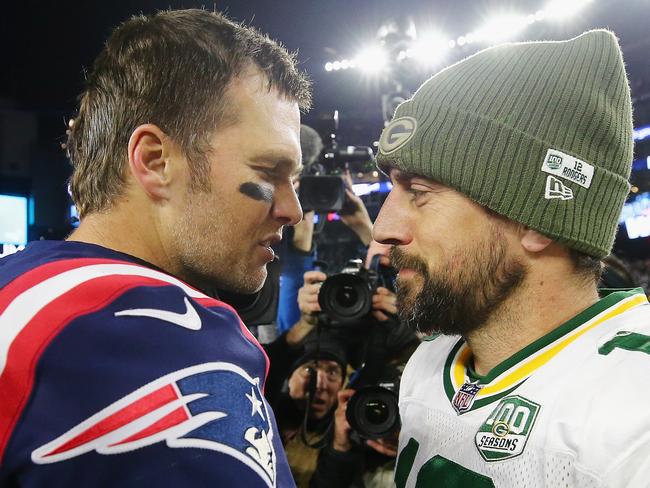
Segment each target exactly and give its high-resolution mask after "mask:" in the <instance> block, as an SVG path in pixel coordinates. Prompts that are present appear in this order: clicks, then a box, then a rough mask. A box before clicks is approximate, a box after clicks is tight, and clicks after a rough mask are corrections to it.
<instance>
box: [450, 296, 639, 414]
mask: <svg viewBox="0 0 650 488" xmlns="http://www.w3.org/2000/svg"><path fill="white" fill-rule="evenodd" d="M647 303H648V299H647V298H646V296H645V294H644V293H643V290H642V289H640V288H635V289H633V290H629V291H618V292H613V293H610V294H609V295H607V296H606V297H605V298H603V299H601V300H599V301H598V302H596V303H595V304H593V305H592V306H591V307H589V308H587V309H586V310H584V311H582V312H580V313H579V314H578V315H576V316H575V317H573V318H572V319H570V320H568V321H567V322H565V323H564V324H562V325H560V326H559V327H557V328H556V329H554V330H552V331H551V332H549V333H548V334H546V335H545V336H543V337H541V338H539V339H537V340H536V341H535V342H533V343H531V344H529V345H528V346H526V347H524V348H523V349H521V350H520V351H518V352H516V353H515V354H513V355H512V356H510V357H509V358H508V359H506V360H504V361H503V362H502V363H500V364H499V365H497V366H495V367H494V368H493V369H492V370H491V371H490V372H489V373H488V374H486V375H485V376H480V375H478V374H476V372H475V371H474V370H473V368H472V361H471V359H472V351H471V350H470V348H469V346H468V345H467V343H466V342H465V341H464V340H463V339H462V338H460V339H459V340H458V342H457V343H456V344H455V345H454V347H453V348H452V349H451V351H450V352H449V355H448V357H447V361H446V362H445V367H444V371H443V383H444V389H445V393H446V394H447V397H448V398H449V401H450V402H452V406H454V408H455V409H456V411H457V412H458V413H459V414H462V413H466V412H469V411H471V410H475V409H477V408H480V407H482V406H484V405H487V404H489V403H492V402H494V401H495V400H498V399H500V398H502V397H503V396H505V395H507V394H508V393H510V392H511V391H513V390H514V389H515V388H517V387H518V386H519V385H521V384H522V383H523V382H524V381H526V380H527V379H528V378H529V377H530V376H531V375H532V374H533V373H534V372H535V371H536V370H538V369H539V368H541V367H543V366H544V365H545V364H546V363H548V362H549V361H550V360H551V359H552V358H553V357H555V356H556V355H557V354H558V353H560V352H561V351H562V350H563V349H564V348H566V347H567V346H569V345H570V344H571V343H573V342H574V341H575V340H576V339H578V338H579V337H580V336H582V335H583V334H585V333H586V332H588V331H590V330H592V329H594V328H596V327H598V325H600V324H602V323H603V322H605V321H607V320H609V319H611V318H613V317H615V316H617V315H620V314H622V313H623V312H625V311H627V310H630V309H631V308H634V307H637V306H639V305H642V304H647ZM470 383H472V384H473V385H475V387H474V388H469V391H472V392H473V395H474V398H472V399H471V401H470V402H469V405H470V406H467V404H465V406H466V407H467V408H463V409H461V410H459V407H458V404H457V402H454V397H455V396H457V395H458V394H459V390H460V389H461V387H463V385H465V386H466V388H464V390H466V391H467V390H468V389H467V385H469V384H470ZM462 394H463V393H461V395H462Z"/></svg>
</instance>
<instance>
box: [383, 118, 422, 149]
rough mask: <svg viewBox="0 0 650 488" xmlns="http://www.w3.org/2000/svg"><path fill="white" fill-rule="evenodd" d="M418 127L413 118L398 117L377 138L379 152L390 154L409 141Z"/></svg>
mask: <svg viewBox="0 0 650 488" xmlns="http://www.w3.org/2000/svg"><path fill="white" fill-rule="evenodd" d="M417 127H418V123H417V121H416V120H415V119H414V118H413V117H400V118H398V119H395V120H393V121H392V122H391V123H390V124H388V125H387V126H386V128H385V129H384V131H383V132H382V133H381V137H380V138H379V150H380V151H381V152H382V153H383V154H390V153H392V152H393V151H397V150H398V149H399V148H400V147H402V146H403V145H404V144H406V143H407V142H408V141H410V140H411V138H412V137H413V135H414V134H415V130H416V129H417Z"/></svg>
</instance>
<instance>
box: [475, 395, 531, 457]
mask: <svg viewBox="0 0 650 488" xmlns="http://www.w3.org/2000/svg"><path fill="white" fill-rule="evenodd" d="M540 408H541V407H540V406H539V405H538V404H537V403H535V402H531V401H530V400H527V399H526V398H524V397H521V396H519V395H514V396H509V397H505V398H503V399H502V400H501V401H500V402H499V404H498V405H497V407H496V408H495V409H494V410H493V411H492V413H491V414H490V416H489V417H488V419H487V420H486V421H485V423H484V424H483V425H481V427H480V428H479V430H478V432H477V433H476V438H475V442H476V447H477V448H478V451H479V452H480V453H481V456H482V457H483V459H485V460H486V461H487V462H492V461H502V460H504V459H510V458H513V457H515V456H519V455H520V454H521V453H522V452H524V447H525V446H526V442H527V441H528V437H529V436H530V432H531V431H532V429H533V426H534V425H535V420H536V419H537V414H538V413H539V409H540Z"/></svg>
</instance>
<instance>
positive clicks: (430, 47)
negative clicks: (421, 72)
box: [406, 32, 449, 66]
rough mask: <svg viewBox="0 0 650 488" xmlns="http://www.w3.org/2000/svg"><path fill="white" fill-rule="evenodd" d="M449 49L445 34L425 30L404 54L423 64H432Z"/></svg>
mask: <svg viewBox="0 0 650 488" xmlns="http://www.w3.org/2000/svg"><path fill="white" fill-rule="evenodd" d="M448 49H449V44H448V41H447V40H446V36H443V35H441V34H439V33H437V32H427V33H425V34H424V35H422V36H418V39H417V40H416V41H415V43H413V45H412V46H411V48H409V49H408V50H407V51H406V55H407V56H408V57H410V58H413V59H415V60H416V61H418V62H420V63H422V64H424V65H427V66H428V65H433V64H435V63H437V62H439V61H440V60H441V59H442V58H443V56H444V55H445V53H446V52H447V50H448Z"/></svg>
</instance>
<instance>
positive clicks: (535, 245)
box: [520, 227, 553, 252]
mask: <svg viewBox="0 0 650 488" xmlns="http://www.w3.org/2000/svg"><path fill="white" fill-rule="evenodd" d="M520 242H521V246H522V247H523V248H524V249H525V250H526V251H528V252H541V251H543V250H544V249H546V248H547V247H548V246H549V245H550V244H551V243H552V242H553V239H551V238H550V237H546V236H545V235H543V234H540V233H539V232H537V231H536V230H533V229H529V228H527V227H526V228H524V229H523V233H522V234H521V240H520Z"/></svg>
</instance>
